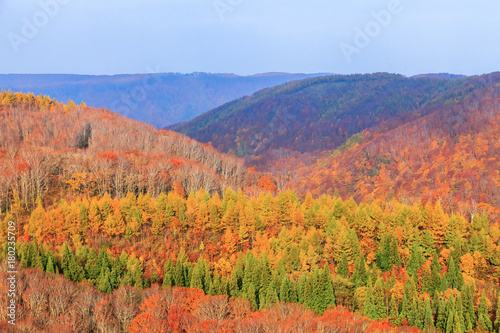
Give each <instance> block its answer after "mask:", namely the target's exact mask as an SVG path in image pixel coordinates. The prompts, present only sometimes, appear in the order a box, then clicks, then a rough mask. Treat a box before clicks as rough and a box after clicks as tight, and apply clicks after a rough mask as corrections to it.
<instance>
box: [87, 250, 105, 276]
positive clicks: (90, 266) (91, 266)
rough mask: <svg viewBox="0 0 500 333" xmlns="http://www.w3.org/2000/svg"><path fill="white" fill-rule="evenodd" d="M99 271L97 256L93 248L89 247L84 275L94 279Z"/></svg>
mask: <svg viewBox="0 0 500 333" xmlns="http://www.w3.org/2000/svg"><path fill="white" fill-rule="evenodd" d="M100 273H101V271H100V268H99V262H98V258H97V254H96V253H95V251H94V249H90V251H89V254H88V256H87V263H86V264H85V276H86V277H87V279H90V280H95V279H97V277H98V276H99V274H100Z"/></svg>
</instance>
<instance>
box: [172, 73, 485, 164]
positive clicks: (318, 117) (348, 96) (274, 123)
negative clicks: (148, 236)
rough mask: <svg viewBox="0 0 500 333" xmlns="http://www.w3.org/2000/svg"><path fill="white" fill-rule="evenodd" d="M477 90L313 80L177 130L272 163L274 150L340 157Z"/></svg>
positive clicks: (391, 81)
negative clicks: (345, 146)
mask: <svg viewBox="0 0 500 333" xmlns="http://www.w3.org/2000/svg"><path fill="white" fill-rule="evenodd" d="M470 82H471V78H461V79H455V80H447V79H440V78H425V77H424V78H405V77H403V76H401V75H392V74H372V75H349V76H340V75H334V76H325V77H318V78H310V79H304V80H300V81H295V82H290V83H286V84H283V85H281V86H278V87H273V88H269V89H264V90H262V91H260V92H257V93H256V94H254V95H252V96H249V97H243V98H240V99H238V100H236V101H233V102H230V103H227V104H225V105H223V106H220V107H218V108H216V109H214V110H212V111H210V112H207V113H205V114H203V115H201V116H199V117H197V118H195V119H193V120H191V121H189V122H186V123H183V124H178V125H174V126H171V127H169V128H170V129H172V130H175V131H179V132H181V133H184V134H186V135H188V136H190V137H192V138H195V139H196V140H199V141H201V142H211V143H212V144H213V146H214V147H216V148H217V149H219V150H220V151H223V152H230V153H234V154H236V155H237V156H240V157H242V156H250V158H249V160H252V157H259V156H260V158H261V160H262V158H264V159H265V160H269V159H272V158H269V157H268V158H267V159H266V158H265V156H269V154H270V152H272V150H280V149H285V150H289V151H292V152H298V153H307V152H313V151H323V150H332V149H335V148H336V147H338V146H339V145H341V144H342V143H344V142H345V141H346V140H347V139H348V138H349V137H351V136H352V135H353V134H355V133H358V132H360V131H362V130H363V129H365V128H368V127H372V126H375V125H377V124H379V123H380V122H384V121H389V120H391V119H396V118H397V119H400V118H401V117H400V116H401V115H403V114H409V113H411V112H412V111H416V110H418V111H419V112H420V114H425V113H428V112H430V111H432V110H434V109H436V108H438V107H440V106H442V105H444V104H446V103H455V102H456V101H457V100H461V99H462V98H464V97H465V96H467V94H468V93H469V92H470V91H472V90H474V88H475V87H474V85H473V84H472V83H470ZM263 156H264V157H263ZM252 162H253V163H254V164H258V163H257V162H256V161H255V160H254V161H252ZM260 162H261V161H260ZM260 162H259V163H260Z"/></svg>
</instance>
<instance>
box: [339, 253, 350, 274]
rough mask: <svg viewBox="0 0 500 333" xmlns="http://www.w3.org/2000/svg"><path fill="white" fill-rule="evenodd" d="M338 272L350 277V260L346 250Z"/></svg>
mask: <svg viewBox="0 0 500 333" xmlns="http://www.w3.org/2000/svg"><path fill="white" fill-rule="evenodd" d="M337 274H338V275H340V276H343V277H349V260H348V258H347V254H346V253H345V252H343V253H342V257H341V259H340V262H339V265H338V267H337Z"/></svg>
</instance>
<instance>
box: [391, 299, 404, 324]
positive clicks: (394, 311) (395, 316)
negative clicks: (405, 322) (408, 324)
mask: <svg viewBox="0 0 500 333" xmlns="http://www.w3.org/2000/svg"><path fill="white" fill-rule="evenodd" d="M389 322H390V323H391V325H393V326H400V325H401V319H400V317H399V310H398V304H397V302H396V298H395V297H394V295H391V300H390V302H389Z"/></svg>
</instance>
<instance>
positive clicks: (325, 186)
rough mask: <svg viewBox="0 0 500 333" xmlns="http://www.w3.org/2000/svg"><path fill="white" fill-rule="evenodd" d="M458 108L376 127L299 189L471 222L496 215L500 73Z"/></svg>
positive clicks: (303, 178) (322, 163)
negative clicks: (411, 206)
mask: <svg viewBox="0 0 500 333" xmlns="http://www.w3.org/2000/svg"><path fill="white" fill-rule="evenodd" d="M476 81H477V82H478V83H479V84H480V85H481V86H483V87H484V88H482V89H477V90H476V91H474V92H473V93H472V94H470V96H468V97H467V98H466V99H464V100H463V101H462V102H459V103H457V104H454V105H452V106H446V107H443V108H441V109H439V110H437V111H435V112H433V113H431V114H429V115H427V116H424V117H419V118H417V119H415V120H413V121H409V122H406V123H403V124H401V125H400V126H397V127H395V128H394V129H392V130H389V131H387V130H386V128H385V127H383V126H379V127H375V128H373V129H368V130H366V131H363V132H361V133H360V134H357V135H355V136H354V137H352V138H351V139H350V140H348V141H347V144H346V145H344V146H343V147H341V149H338V150H337V151H335V152H333V154H330V155H329V156H328V157H326V158H324V159H322V160H319V161H318V162H317V164H315V165H313V166H311V167H308V168H304V169H302V170H301V171H300V172H299V174H300V176H299V177H298V178H297V179H299V183H300V185H298V188H305V190H306V191H307V190H310V191H312V192H313V193H314V194H317V195H319V194H323V193H330V194H336V195H341V196H343V197H349V196H354V198H355V199H356V200H359V201H372V200H374V199H375V198H378V199H382V200H391V198H394V197H395V198H398V199H399V200H404V201H406V202H419V201H423V202H427V201H431V202H434V201H440V202H441V204H442V205H443V206H444V207H446V208H447V209H448V210H449V211H457V212H460V213H461V214H463V215H465V216H471V217H473V216H474V215H475V214H477V213H479V212H487V213H489V214H491V215H493V216H495V217H496V221H497V222H498V221H499V220H498V217H499V216H498V214H499V213H500V211H499V208H500V178H499V170H500V142H499V139H500V136H499V135H500V134H499V133H500V106H499V103H500V85H499V84H500V73H493V74H490V75H486V76H483V77H480V78H478V79H476Z"/></svg>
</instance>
